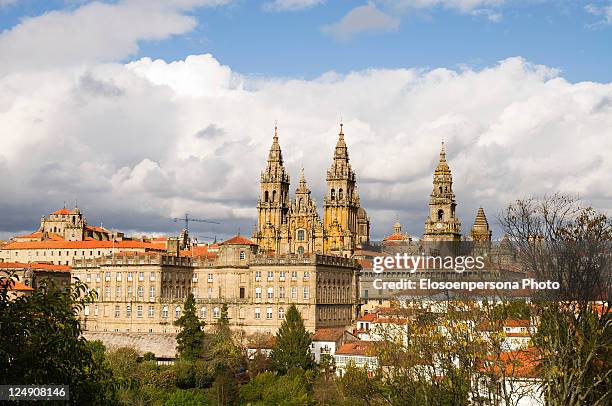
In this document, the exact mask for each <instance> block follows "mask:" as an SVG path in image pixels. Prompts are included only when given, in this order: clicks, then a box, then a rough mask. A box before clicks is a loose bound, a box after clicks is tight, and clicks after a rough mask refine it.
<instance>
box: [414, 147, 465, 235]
mask: <svg viewBox="0 0 612 406" xmlns="http://www.w3.org/2000/svg"><path fill="white" fill-rule="evenodd" d="M456 207H457V202H456V201H455V194H454V193H453V176H452V174H451V170H450V167H449V166H448V163H447V162H446V150H445V149H444V142H443V143H442V147H441V149H440V160H439V162H438V166H437V167H436V170H435V171H434V175H433V190H432V191H431V194H430V195H429V216H428V217H427V219H426V220H425V232H424V233H423V240H424V241H436V242H438V241H461V223H460V222H459V219H458V218H457V214H456V212H455V208H456Z"/></svg>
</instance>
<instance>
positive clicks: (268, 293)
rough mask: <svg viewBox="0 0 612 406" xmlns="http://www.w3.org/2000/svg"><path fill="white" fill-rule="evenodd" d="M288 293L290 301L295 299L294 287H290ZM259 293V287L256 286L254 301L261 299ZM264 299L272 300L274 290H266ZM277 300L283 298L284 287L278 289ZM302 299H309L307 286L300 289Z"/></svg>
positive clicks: (295, 291) (260, 291) (260, 290)
mask: <svg viewBox="0 0 612 406" xmlns="http://www.w3.org/2000/svg"><path fill="white" fill-rule="evenodd" d="M290 292H291V299H297V288H296V287H295V286H292V287H291V290H290ZM261 293H262V289H261V287H260V286H257V287H256V288H255V299H261ZM266 297H267V298H268V299H274V288H267V291H266ZM278 298H279V299H284V298H285V287H284V286H281V287H279V288H278ZM302 298H303V299H309V298H310V288H309V287H308V286H305V287H303V288H302Z"/></svg>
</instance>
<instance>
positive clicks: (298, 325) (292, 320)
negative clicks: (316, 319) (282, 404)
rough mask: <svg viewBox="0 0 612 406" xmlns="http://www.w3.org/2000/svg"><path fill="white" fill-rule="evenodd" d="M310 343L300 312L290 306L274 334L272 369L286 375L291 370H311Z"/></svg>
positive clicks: (312, 364)
mask: <svg viewBox="0 0 612 406" xmlns="http://www.w3.org/2000/svg"><path fill="white" fill-rule="evenodd" d="M311 341H312V340H311V339H310V333H309V332H308V331H306V327H304V320H303V319H302V316H301V315H300V312H299V311H298V309H297V308H296V307H295V305H294V304H292V305H291V306H289V309H287V314H286V317H285V320H284V321H283V323H282V324H281V326H280V329H279V330H278V333H276V342H275V344H274V347H273V348H272V355H271V358H272V363H273V365H274V368H275V369H276V370H277V371H279V372H280V373H286V372H287V371H288V370H289V369H291V368H302V369H304V370H306V369H311V368H312V367H313V366H314V360H313V359H312V354H311V353H310V344H311Z"/></svg>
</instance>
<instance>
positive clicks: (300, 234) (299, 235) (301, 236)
mask: <svg viewBox="0 0 612 406" xmlns="http://www.w3.org/2000/svg"><path fill="white" fill-rule="evenodd" d="M304 237H305V235H304V230H297V240H298V241H304Z"/></svg>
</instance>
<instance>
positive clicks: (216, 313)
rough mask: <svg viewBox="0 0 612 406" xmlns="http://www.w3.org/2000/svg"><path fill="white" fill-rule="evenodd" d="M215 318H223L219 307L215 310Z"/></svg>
mask: <svg viewBox="0 0 612 406" xmlns="http://www.w3.org/2000/svg"><path fill="white" fill-rule="evenodd" d="M213 317H214V318H215V319H218V318H219V317H221V313H220V311H219V308H218V307H215V308H214V309H213Z"/></svg>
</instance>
